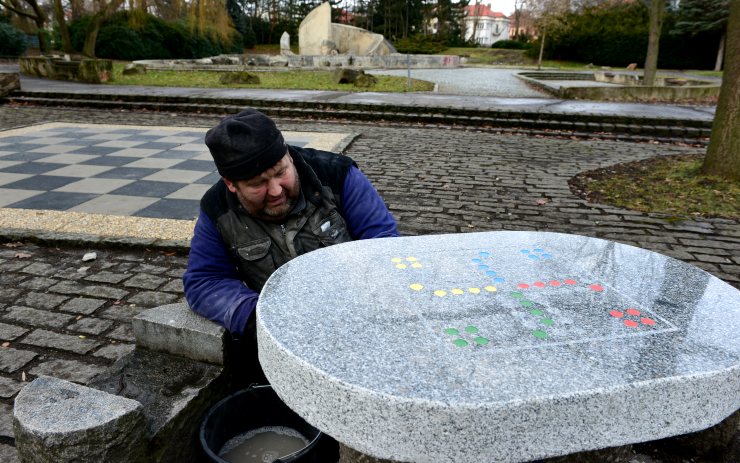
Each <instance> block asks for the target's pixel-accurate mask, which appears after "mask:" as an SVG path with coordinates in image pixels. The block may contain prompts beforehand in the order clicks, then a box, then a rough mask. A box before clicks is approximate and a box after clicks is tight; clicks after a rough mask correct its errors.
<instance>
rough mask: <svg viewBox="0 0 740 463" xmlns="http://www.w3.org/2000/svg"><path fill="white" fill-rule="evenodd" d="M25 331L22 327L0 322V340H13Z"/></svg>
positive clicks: (26, 331)
mask: <svg viewBox="0 0 740 463" xmlns="http://www.w3.org/2000/svg"><path fill="white" fill-rule="evenodd" d="M26 333H28V330H27V329H25V328H23V327H20V326H15V325H8V324H6V323H0V340H3V341H15V340H16V339H18V338H19V337H21V336H23V335H24V334H26Z"/></svg>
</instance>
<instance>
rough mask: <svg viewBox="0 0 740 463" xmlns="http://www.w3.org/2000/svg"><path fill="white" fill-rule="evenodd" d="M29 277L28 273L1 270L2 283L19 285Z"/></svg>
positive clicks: (0, 280) (0, 279)
mask: <svg viewBox="0 0 740 463" xmlns="http://www.w3.org/2000/svg"><path fill="white" fill-rule="evenodd" d="M27 278H28V275H23V274H19V273H10V272H9V271H8V272H6V271H0V285H17V284H20V282H22V281H23V280H26V279H27Z"/></svg>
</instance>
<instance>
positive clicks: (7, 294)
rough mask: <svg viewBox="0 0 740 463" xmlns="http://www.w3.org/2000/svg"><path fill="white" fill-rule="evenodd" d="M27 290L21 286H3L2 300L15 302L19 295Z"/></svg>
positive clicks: (0, 292)
mask: <svg viewBox="0 0 740 463" xmlns="http://www.w3.org/2000/svg"><path fill="white" fill-rule="evenodd" d="M24 292H25V291H24V290H23V289H21V288H3V290H2V291H0V301H2V302H15V300H16V299H18V297H19V296H20V295H21V294H23V293H24Z"/></svg>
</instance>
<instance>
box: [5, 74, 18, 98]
mask: <svg viewBox="0 0 740 463" xmlns="http://www.w3.org/2000/svg"><path fill="white" fill-rule="evenodd" d="M20 76H21V75H20V74H19V73H17V72H0V98H3V97H6V96H8V95H9V94H10V93H11V92H14V91H16V90H20V89H21V77H20Z"/></svg>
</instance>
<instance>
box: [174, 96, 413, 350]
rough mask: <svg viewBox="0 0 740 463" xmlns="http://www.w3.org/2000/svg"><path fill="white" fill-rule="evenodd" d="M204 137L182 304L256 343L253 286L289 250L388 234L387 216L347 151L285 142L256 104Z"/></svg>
mask: <svg viewBox="0 0 740 463" xmlns="http://www.w3.org/2000/svg"><path fill="white" fill-rule="evenodd" d="M205 142H206V145H207V146H208V149H209V150H210V152H211V155H212V156H213V160H214V161H215V163H216V167H217V168H218V172H219V174H220V175H221V177H222V179H221V180H220V181H219V182H218V183H216V184H215V185H214V186H213V187H211V189H210V190H208V192H206V194H205V195H204V196H203V199H202V200H201V212H200V216H199V217H198V221H197V223H196V225H195V232H194V236H193V239H192V242H191V249H190V258H189V262H188V269H187V271H186V272H185V275H184V276H183V283H184V286H185V296H186V298H187V300H188V303H189V304H190V307H191V308H192V310H194V311H195V312H197V313H199V314H201V315H203V316H205V317H207V318H209V319H211V320H213V321H215V322H217V323H219V324H221V325H222V326H224V327H225V328H226V329H227V330H228V331H229V332H230V334H231V335H232V337H233V338H235V339H239V338H242V337H243V338H244V340H245V341H246V342H247V343H249V344H250V345H252V346H256V340H255V339H254V338H255V332H254V329H255V328H254V316H255V315H254V308H255V305H256V304H257V299H258V298H259V292H260V291H261V290H262V287H263V285H264V284H265V282H266V281H267V278H269V276H270V275H271V274H272V273H273V272H274V271H275V270H277V268H278V267H280V266H281V265H283V264H284V263H286V262H287V261H289V260H290V259H292V258H294V257H296V256H298V255H300V254H304V253H306V252H309V251H313V250H315V249H318V248H321V247H324V246H331V245H333V244H339V243H343V242H347V241H351V240H356V239H367V238H380V237H389V236H398V230H397V228H396V222H395V220H394V219H393V216H392V215H391V214H390V212H388V209H387V207H386V205H385V203H383V200H382V199H381V198H380V197H379V196H378V193H377V192H376V191H375V189H374V188H373V187H372V185H371V184H370V182H369V181H368V179H367V177H365V176H364V175H363V174H362V173H361V172H360V170H359V169H358V168H357V165H356V164H355V163H354V162H353V161H352V160H351V159H350V158H348V157H346V156H339V155H337V154H334V153H329V152H326V151H317V150H313V149H303V148H298V147H294V146H288V145H286V144H285V141H284V139H283V136H282V134H281V133H280V130H278V128H277V127H276V126H275V123H274V122H273V121H272V120H271V119H269V118H268V117H267V116H265V115H264V114H262V113H260V112H258V111H256V110H253V109H248V110H245V111H243V112H241V113H239V114H237V115H236V116H231V117H227V118H225V119H224V120H222V121H221V122H220V123H219V124H218V125H217V126H216V127H214V128H212V129H211V130H209V131H208V132H207V133H206V137H205ZM252 349H253V347H252Z"/></svg>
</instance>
